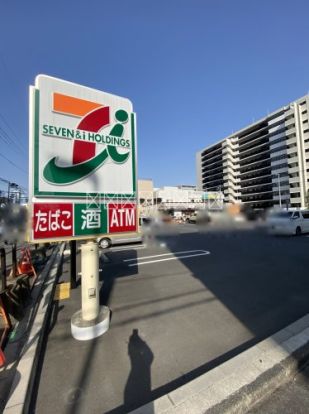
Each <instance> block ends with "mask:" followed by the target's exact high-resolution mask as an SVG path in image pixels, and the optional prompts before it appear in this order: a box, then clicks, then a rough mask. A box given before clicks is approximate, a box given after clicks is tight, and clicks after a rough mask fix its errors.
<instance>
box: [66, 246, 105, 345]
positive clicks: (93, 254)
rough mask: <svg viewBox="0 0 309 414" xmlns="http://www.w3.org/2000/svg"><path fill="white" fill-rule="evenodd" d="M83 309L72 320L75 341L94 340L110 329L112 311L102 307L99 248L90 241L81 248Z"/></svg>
mask: <svg viewBox="0 0 309 414" xmlns="http://www.w3.org/2000/svg"><path fill="white" fill-rule="evenodd" d="M81 269H82V272H81V273H82V274H81V279H82V308H81V310H79V311H78V312H76V313H75V314H74V315H73V316H72V318H71V332H72V335H73V337H74V338H75V339H77V340H79V341H87V340H89V339H94V338H96V337H98V336H100V335H102V334H103V333H105V332H106V331H107V330H108V329H109V321H110V310H109V308H108V307H107V306H101V307H100V295H99V293H100V292H99V246H98V243H97V242H96V240H89V241H87V242H86V243H84V244H82V246H81Z"/></svg>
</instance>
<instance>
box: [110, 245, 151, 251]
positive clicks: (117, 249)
mask: <svg viewBox="0 0 309 414" xmlns="http://www.w3.org/2000/svg"><path fill="white" fill-rule="evenodd" d="M145 247H146V246H145V245H142V246H130V247H128V246H123V247H115V248H114V247H112V248H110V249H106V250H105V253H108V252H125V251H129V250H132V249H134V250H138V249H145Z"/></svg>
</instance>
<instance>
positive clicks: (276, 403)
mask: <svg viewBox="0 0 309 414" xmlns="http://www.w3.org/2000/svg"><path fill="white" fill-rule="evenodd" d="M308 412H309V366H307V367H305V368H304V369H303V370H302V371H301V372H300V373H299V374H297V375H296V376H295V377H294V378H293V379H292V380H291V381H289V382H288V383H287V384H285V385H284V386H282V387H280V388H278V389H277V390H276V391H275V392H274V393H273V394H272V395H271V397H269V398H267V399H266V400H265V401H262V402H261V403H260V404H258V405H257V406H255V407H254V408H253V409H252V410H250V411H249V412H248V414H264V413H267V414H279V413H284V414H295V413H297V414H308Z"/></svg>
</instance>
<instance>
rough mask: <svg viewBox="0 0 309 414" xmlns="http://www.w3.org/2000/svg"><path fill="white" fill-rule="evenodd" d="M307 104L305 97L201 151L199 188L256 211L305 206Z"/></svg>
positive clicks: (308, 168) (308, 136) (308, 156)
mask: <svg viewBox="0 0 309 414" xmlns="http://www.w3.org/2000/svg"><path fill="white" fill-rule="evenodd" d="M308 106H309V96H308V95H306V96H304V97H303V98H300V99H297V100H296V101H294V102H291V103H290V104H288V105H286V106H284V107H282V108H280V109H278V110H276V111H274V112H272V113H271V114H269V115H267V116H266V117H265V118H262V119H260V120H259V121H257V122H254V123H253V124H251V125H248V126H247V127H245V128H243V129H241V130H239V131H237V132H235V133H233V134H231V135H229V136H228V137H226V138H224V139H223V140H221V141H219V142H217V143H215V144H213V145H210V146H208V147H206V148H204V149H203V150H202V151H199V152H198V153H197V155H196V167H197V178H198V185H197V187H198V189H199V190H201V191H223V193H224V198H225V201H227V202H232V203H235V202H241V203H242V204H245V205H248V206H251V207H253V208H257V209H264V208H268V207H273V206H279V205H282V207H285V206H289V207H292V208H299V207H306V204H307V199H308V197H307V195H308V189H309V124H308Z"/></svg>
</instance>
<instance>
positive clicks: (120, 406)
mask: <svg viewBox="0 0 309 414" xmlns="http://www.w3.org/2000/svg"><path fill="white" fill-rule="evenodd" d="M178 229H179V232H178V233H177V234H175V233H174V234H171V235H165V236H162V237H161V238H160V239H159V240H158V242H157V243H156V244H151V245H147V246H126V247H124V248H113V249H111V250H109V251H108V252H106V253H105V254H104V255H102V257H101V267H102V274H101V280H102V282H103V283H102V287H101V295H100V299H101V304H107V305H108V306H110V308H111V310H112V320H111V326H110V330H109V331H108V332H107V333H106V334H104V335H103V336H102V337H100V338H97V339H96V340H93V341H90V342H78V341H76V340H74V339H73V338H72V336H71V333H70V318H71V316H72V315H73V313H74V312H75V311H77V310H78V309H80V303H81V301H80V286H79V287H78V288H77V289H75V290H73V291H71V297H70V298H69V299H65V300H61V301H55V302H54V306H53V313H52V317H51V321H50V328H49V334H48V337H47V338H46V342H45V349H44V350H45V352H44V356H43V358H42V361H41V367H40V376H39V378H38V381H37V388H36V392H35V393H34V399H33V411H35V412H36V413H44V414H46V413H47V414H48V413H54V412H57V413H66V414H69V413H72V414H73V413H85V412H89V413H113V414H116V413H127V412H129V411H130V410H133V409H134V408H137V407H139V406H141V405H143V404H145V403H147V402H149V401H152V400H154V399H155V398H158V397H160V396H161V395H163V394H165V393H167V392H170V391H171V390H173V389H175V388H177V387H178V386H180V385H183V384H185V383H186V382H188V381H190V380H192V379H194V378H196V377H197V376H199V375H201V374H203V373H205V372H206V371H208V370H210V369H212V368H214V367H215V366H217V365H219V364H220V363H222V362H224V361H226V360H228V359H230V358H231V357H233V356H235V355H237V354H239V353H240V352H242V351H243V350H245V349H248V348H249V347H251V346H252V345H254V344H256V343H257V342H259V341H260V340H262V339H264V338H266V337H268V336H269V335H272V334H273V333H275V332H276V331H278V330H280V329H282V328H283V327H285V326H286V325H288V324H290V323H292V322H293V321H295V320H296V319H298V318H300V317H302V316H303V315H305V314H306V313H308V312H309V301H308V294H309V278H308V264H309V257H308V254H307V253H308V247H309V238H308V237H306V236H302V237H271V236H267V235H266V234H264V233H263V232H261V231H260V230H250V229H247V228H244V229H242V230H233V231H227V230H224V229H222V230H217V231H208V232H199V231H197V228H196V227H195V226H194V225H179V226H178ZM78 266H80V264H79V263H78ZM69 276H70V275H69V261H68V259H66V261H65V263H64V265H63V269H62V275H61V278H60V281H61V282H65V281H68V280H69ZM36 394H37V395H36Z"/></svg>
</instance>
